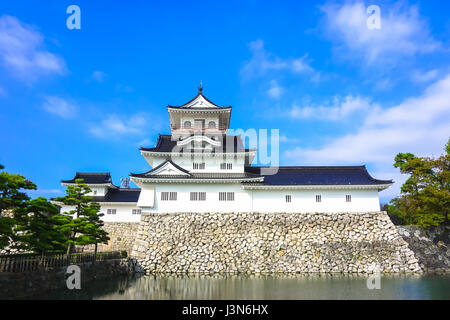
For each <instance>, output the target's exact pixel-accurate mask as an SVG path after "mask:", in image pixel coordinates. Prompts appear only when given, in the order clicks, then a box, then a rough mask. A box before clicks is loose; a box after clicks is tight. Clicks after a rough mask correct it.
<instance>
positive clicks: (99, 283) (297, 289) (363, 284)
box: [36, 274, 450, 300]
mask: <svg viewBox="0 0 450 320" xmlns="http://www.w3.org/2000/svg"><path fill="white" fill-rule="evenodd" d="M367 278H368V276H363V275H341V274H336V275H320V276H319V275H282V276H281V275H280V276H276V275H259V276H239V275H233V276H231V275H230V276H223V275H221V276H219V275H210V276H208V275H204V276H187V275H178V276H176V275H173V276H167V275H166V276H140V275H135V276H132V277H131V276H129V277H118V278H113V279H108V280H96V281H93V282H91V283H88V284H85V285H84V286H82V288H81V290H68V289H65V290H60V291H55V292H52V293H49V294H44V295H40V296H39V297H37V298H36V299H88V300H172V299H177V300H184V299H192V300H222V299H223V300H252V299H255V300H259V299H262V300H264V299H267V300H300V299H306V300H308V299H331V300H341V299H351V300H353V299H355V300H358V299H369V300H370V299H375V300H378V299H389V300H391V299H393V300H397V299H399V300H404V299H424V300H427V299H450V275H448V274H447V275H436V274H424V275H395V276H394V275H393V276H386V275H384V276H381V278H380V289H376V288H375V289H372V290H370V289H368V287H367Z"/></svg>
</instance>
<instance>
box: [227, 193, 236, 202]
mask: <svg viewBox="0 0 450 320" xmlns="http://www.w3.org/2000/svg"><path fill="white" fill-rule="evenodd" d="M227 201H234V192H227Z"/></svg>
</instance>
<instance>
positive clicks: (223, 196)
mask: <svg viewBox="0 0 450 320" xmlns="http://www.w3.org/2000/svg"><path fill="white" fill-rule="evenodd" d="M219 201H227V193H226V192H219Z"/></svg>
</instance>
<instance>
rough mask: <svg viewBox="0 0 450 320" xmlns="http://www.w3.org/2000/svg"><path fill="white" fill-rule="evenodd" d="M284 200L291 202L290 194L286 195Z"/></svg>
mask: <svg viewBox="0 0 450 320" xmlns="http://www.w3.org/2000/svg"><path fill="white" fill-rule="evenodd" d="M286 202H292V197H291V195H290V194H287V195H286Z"/></svg>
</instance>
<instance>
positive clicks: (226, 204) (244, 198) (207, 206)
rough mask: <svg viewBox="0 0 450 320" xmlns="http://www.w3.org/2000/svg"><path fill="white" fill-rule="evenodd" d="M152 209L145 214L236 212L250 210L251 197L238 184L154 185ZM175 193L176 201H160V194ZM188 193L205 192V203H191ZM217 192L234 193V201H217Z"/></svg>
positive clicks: (148, 209)
mask: <svg viewBox="0 0 450 320" xmlns="http://www.w3.org/2000/svg"><path fill="white" fill-rule="evenodd" d="M155 191H156V192H155V204H154V207H153V208H148V207H143V208H142V211H145V212H236V211H240V212H243V211H249V210H251V203H252V199H251V195H250V194H249V193H248V192H246V191H245V190H243V189H242V188H241V186H240V185H239V184H180V185H174V184H155ZM171 191H172V192H173V191H176V192H177V200H176V201H161V192H171ZM190 192H206V200H205V201H191V200H190ZM219 192H234V201H219Z"/></svg>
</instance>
